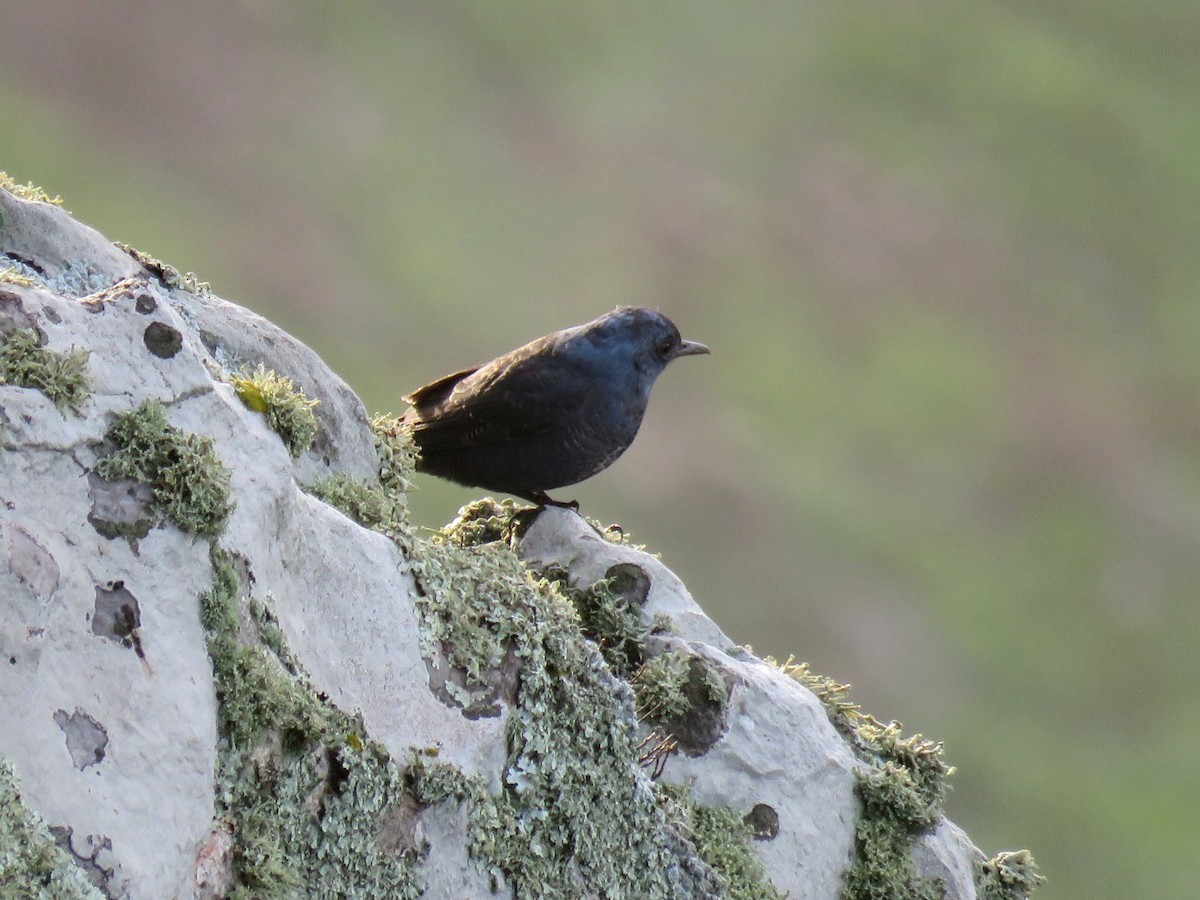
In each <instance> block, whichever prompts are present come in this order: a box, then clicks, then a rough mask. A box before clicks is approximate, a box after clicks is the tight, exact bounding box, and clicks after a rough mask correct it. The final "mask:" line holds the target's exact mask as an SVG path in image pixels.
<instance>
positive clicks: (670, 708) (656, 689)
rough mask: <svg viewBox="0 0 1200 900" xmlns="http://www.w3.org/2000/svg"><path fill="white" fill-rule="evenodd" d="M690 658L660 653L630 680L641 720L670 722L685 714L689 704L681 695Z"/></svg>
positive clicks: (671, 651)
mask: <svg viewBox="0 0 1200 900" xmlns="http://www.w3.org/2000/svg"><path fill="white" fill-rule="evenodd" d="M690 670H691V658H690V657H689V656H688V655H687V654H686V653H681V652H679V651H678V650H668V651H667V652H665V653H660V654H659V655H658V656H656V657H654V658H653V659H651V660H650V661H649V662H647V663H646V664H645V665H643V666H642V667H641V668H640V669H639V670H638V671H637V674H635V675H634V677H633V689H634V691H635V693H636V695H637V702H638V715H639V716H640V717H641V718H643V719H674V718H677V717H679V716H682V715H684V714H685V713H687V711H688V710H690V709H691V708H692V702H691V700H689V699H688V696H687V694H686V692H685V689H686V688H687V684H688V675H689V672H690Z"/></svg>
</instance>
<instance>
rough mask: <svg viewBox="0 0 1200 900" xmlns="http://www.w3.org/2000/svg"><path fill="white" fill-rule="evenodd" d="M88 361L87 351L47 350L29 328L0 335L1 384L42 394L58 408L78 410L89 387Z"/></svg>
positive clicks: (35, 333)
mask: <svg viewBox="0 0 1200 900" xmlns="http://www.w3.org/2000/svg"><path fill="white" fill-rule="evenodd" d="M87 358H88V352H87V351H86V350H72V351H70V352H69V353H56V352H55V351H53V350H47V349H45V348H44V347H42V346H41V341H40V340H39V339H38V334H37V332H36V331H34V330H33V329H32V328H17V329H14V330H13V331H10V332H8V333H7V334H4V335H0V384H14V385H16V386H17V387H25V388H33V389H34V390H38V391H41V392H42V393H43V394H45V395H46V396H47V397H49V398H50V399H51V400H52V401H54V404H55V405H56V406H58V407H59V408H63V407H77V406H79V404H81V403H83V401H84V400H86V399H87V397H88V392H89V388H90V385H91V382H90V379H89V378H88V375H87Z"/></svg>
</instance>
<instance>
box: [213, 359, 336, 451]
mask: <svg viewBox="0 0 1200 900" xmlns="http://www.w3.org/2000/svg"><path fill="white" fill-rule="evenodd" d="M229 381H230V384H232V385H233V388H234V390H235V391H237V395H238V397H239V398H240V399H241V401H242V403H244V404H245V405H246V406H247V407H248V408H250V409H252V410H254V411H255V412H258V413H262V414H263V417H264V418H265V419H266V420H267V426H268V427H269V428H270V429H271V430H272V431H274V432H275V433H276V434H278V435H279V437H280V438H281V439H282V440H283V445H284V446H285V447H287V448H288V452H289V453H291V454H292V456H299V455H300V454H301V453H304V452H305V451H306V450H308V448H309V447H311V446H312V444H313V439H314V438H316V436H317V417H316V416H315V415H314V414H313V407H314V406H316V405H317V401H316V400H310V399H309V398H308V397H306V396H305V395H304V391H303V390H301V389H300V388H298V387H296V385H295V383H294V382H293V381H292V380H291V379H290V378H287V377H285V376H283V375H279V374H277V373H275V372H272V371H270V370H269V369H267V368H266V367H265V366H263V365H262V364H261V363H260V364H259V365H258V368H256V369H253V370H250V369H246V370H242V371H240V372H236V373H234V374H233V375H232V376H231V377H230V379H229Z"/></svg>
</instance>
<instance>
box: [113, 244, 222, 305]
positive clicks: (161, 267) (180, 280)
mask: <svg viewBox="0 0 1200 900" xmlns="http://www.w3.org/2000/svg"><path fill="white" fill-rule="evenodd" d="M116 245H117V247H118V248H120V249H121V250H124V251H125V252H126V253H128V254H129V255H130V256H132V257H133V258H134V259H136V260H137V261H138V262H139V263H141V264H142V265H143V266H145V268H146V269H147V270H149V272H150V273H151V274H152V275H154V276H155V277H156V278H158V280H159V281H161V282H162V283H163V284H165V285H166V286H167V287H169V288H178V289H179V290H181V291H187V292H188V293H189V294H199V295H205V294H210V293H211V292H212V285H210V284H209V283H208V282H207V281H201V280H200V279H199V278H198V277H196V273H195V272H183V273H181V272H180V271H179V270H178V269H176V268H175V267H174V266H170V265H167V264H166V263H165V262H163V261H162V260H161V259H156V258H155V257H153V256H151V255H150V254H149V253H143V252H142V251H141V250H138V249H137V248H136V247H131V246H130V245H129V244H124V243H121V242H120V241H117V242H116Z"/></svg>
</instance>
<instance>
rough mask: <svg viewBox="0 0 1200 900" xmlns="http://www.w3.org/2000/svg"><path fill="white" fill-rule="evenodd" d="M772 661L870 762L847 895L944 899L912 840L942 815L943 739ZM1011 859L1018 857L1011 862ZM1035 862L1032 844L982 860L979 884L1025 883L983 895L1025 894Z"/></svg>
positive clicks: (1001, 899) (860, 778) (1015, 899)
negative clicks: (921, 867)
mask: <svg viewBox="0 0 1200 900" xmlns="http://www.w3.org/2000/svg"><path fill="white" fill-rule="evenodd" d="M766 661H767V662H768V663H770V664H771V665H774V666H776V667H777V668H779V669H780V671H782V672H783V673H784V674H786V675H788V676H790V677H792V678H794V679H796V680H797V681H799V682H800V683H801V684H803V685H804V686H805V687H806V688H808V689H809V690H810V691H812V692H813V693H814V694H816V696H817V698H818V699H820V701H821V703H822V704H823V705H824V706H825V710H826V713H827V714H828V715H829V720H830V722H831V723H832V724H833V725H834V727H835V728H837V730H838V731H839V732H840V733H841V734H842V735H843V736H844V737H845V738H846V739H847V740H848V741H849V743H850V745H851V747H853V748H854V750H855V752H856V753H857V755H858V757H859V758H860V759H861V760H863V762H864V763H866V764H867V765H866V767H865V768H862V769H859V770H858V771H857V772H856V773H855V780H856V783H855V793H856V794H857V795H858V798H859V800H860V801H861V802H862V807H863V809H862V815H861V816H860V817H859V820H858V822H856V823H855V829H854V843H855V862H854V865H853V866H851V868H850V869H848V870H847V871H846V874H845V886H844V891H843V894H842V897H843V898H844V900H891V898H900V900H934V898H941V897H942V895H943V890H942V886H941V883H940V881H938V880H936V879H923V878H920V877H919V876H918V875H917V872H916V869H915V868H914V866H913V863H912V856H911V851H912V845H913V843H914V841H916V839H917V838H919V837H920V836H921V835H922V834H926V833H928V832H929V831H931V830H932V829H933V828H934V827H935V826H936V825H937V822H938V820H939V819H940V818H941V816H942V801H943V799H944V798H945V794H946V788H947V780H948V779H949V777H950V776H951V775H952V774H953V773H954V769H953V768H952V767H950V766H948V765H946V763H945V760H944V759H943V758H942V745H941V744H940V743H937V742H935V741H930V740H926V739H925V738H924V737H922V736H921V735H919V734H918V735H913V736H911V737H904V736H903V733H902V731H901V729H900V725H899V724H898V723H896V722H889V723H886V724H884V723H881V722H879V721H878V720H876V719H875V718H874V717H873V716H871V715H868V714H866V713H864V712H862V710H861V709H860V708H859V706H858V704H856V703H853V702H852V701H851V700H850V699H849V697H848V692H849V690H850V686H849V685H848V684H842V683H841V682H838V681H836V680H834V679H832V678H828V677H826V676H823V675H818V674H816V673H814V672H812V670H811V669H810V668H809V666H808V664H807V663H803V662H796V661H795V660H793V659H792V658H791V657H788V659H787V661H786V662H784V663H782V664H781V663H779V662H777V661H776V660H774V659H772V658H771V657H767V659H766ZM1002 857H1003V859H1002ZM1010 859H1011V860H1013V861H1014V862H1013V864H1012V865H1010V866H1009V865H1006V864H1007V862H1008V860H1010ZM1026 862H1027V863H1028V867H1026V865H1025V864H1026ZM1032 864H1033V858H1032V857H1031V856H1030V855H1029V852H1028V851H1027V850H1021V851H1018V852H1017V853H1014V854H1003V853H1002V854H1000V855H998V856H997V857H996V858H995V859H994V860H990V861H989V862H987V863H985V864H983V865H982V867H981V868H980V870H979V873H978V875H977V881H978V882H979V884H981V885H982V884H985V883H986V884H987V885H988V889H989V890H999V889H1000V886H1005V889H1007V885H1008V884H1009V883H1010V882H1009V881H1006V880H1005V879H1011V883H1012V884H1015V885H1019V887H1018V888H1015V889H1014V890H1016V891H1017V892H1016V893H1012V894H1004V893H1000V894H995V895H994V897H993V896H992V895H987V894H984V893H983V892H982V891H983V889H982V888H980V894H979V896H980V898H981V900H982V898H985V897H986V898H988V900H1019V898H1023V897H1024V896H1025V895H1026V893H1028V892H1029V891H1032V890H1033V888H1034V887H1035V886H1036V885H1037V884H1038V883H1039V882H1040V880H1041V879H1040V877H1039V876H1038V875H1037V874H1036V868H1033V867H1032ZM1027 875H1028V876H1030V877H1026V876H1027ZM1022 892H1024V893H1022Z"/></svg>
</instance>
